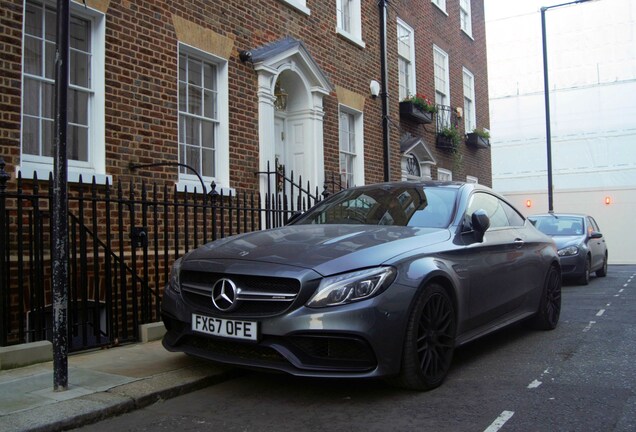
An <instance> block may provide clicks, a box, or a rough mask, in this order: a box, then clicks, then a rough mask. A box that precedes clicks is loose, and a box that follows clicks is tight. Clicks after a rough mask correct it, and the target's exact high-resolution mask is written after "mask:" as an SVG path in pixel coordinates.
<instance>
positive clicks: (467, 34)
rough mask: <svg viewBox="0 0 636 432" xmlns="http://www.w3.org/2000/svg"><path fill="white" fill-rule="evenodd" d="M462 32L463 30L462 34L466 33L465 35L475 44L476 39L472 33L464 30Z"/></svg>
mask: <svg viewBox="0 0 636 432" xmlns="http://www.w3.org/2000/svg"><path fill="white" fill-rule="evenodd" d="M461 30H462V33H464V35H466V36H467V37H468V38H469V39H470V40H472V41H473V42H474V41H475V38H474V37H473V35H472V34H471V33H469V32H467V31H466V30H464V29H461Z"/></svg>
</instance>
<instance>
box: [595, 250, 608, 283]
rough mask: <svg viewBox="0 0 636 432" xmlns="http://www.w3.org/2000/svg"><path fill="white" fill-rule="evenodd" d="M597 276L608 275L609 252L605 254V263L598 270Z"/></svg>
mask: <svg viewBox="0 0 636 432" xmlns="http://www.w3.org/2000/svg"><path fill="white" fill-rule="evenodd" d="M596 276H597V277H605V276H607V254H605V258H603V265H602V266H601V268H600V269H598V270H596Z"/></svg>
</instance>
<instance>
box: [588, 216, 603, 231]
mask: <svg viewBox="0 0 636 432" xmlns="http://www.w3.org/2000/svg"><path fill="white" fill-rule="evenodd" d="M587 221H588V223H589V224H590V226H591V227H592V230H593V231H596V232H601V229H600V228H599V227H598V224H597V223H596V220H595V219H594V218H593V217H592V216H588V217H587Z"/></svg>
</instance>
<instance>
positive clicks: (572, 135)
mask: <svg viewBox="0 0 636 432" xmlns="http://www.w3.org/2000/svg"><path fill="white" fill-rule="evenodd" d="M560 3H562V2H559V1H549V0H544V1H536V0H524V1H523V2H520V1H510V0H486V1H485V4H486V30H487V41H488V74H489V91H490V110H491V112H490V118H491V123H490V125H491V145H492V164H493V165H492V171H493V187H494V189H496V190H498V191H499V192H502V193H503V194H504V195H506V196H507V197H508V198H510V199H511V200H512V201H513V202H514V203H515V204H517V206H518V207H519V208H521V209H522V210H524V211H525V212H526V214H531V213H538V212H545V211H547V207H548V204H547V200H548V198H547V161H546V138H545V137H546V135H545V111H544V103H545V102H544V94H543V60H542V50H541V16H540V12H539V8H540V7H541V6H550V5H552V4H560ZM546 23H547V31H546V34H547V42H548V66H549V83H550V114H551V128H552V134H551V135H552V166H553V187H554V210H555V211H556V212H559V211H562V212H580V213H589V214H591V215H593V216H594V218H595V219H596V220H597V222H598V223H599V225H600V226H601V228H602V230H603V232H604V235H605V236H606V239H607V242H608V245H609V251H610V263H612V264H634V263H636V248H635V247H633V241H634V240H636V235H634V234H632V233H633V231H632V230H631V225H632V224H631V221H632V220H633V219H634V215H636V2H634V1H631V0H599V1H593V2H586V3H580V4H575V5H570V6H564V7H561V8H555V9H551V10H548V11H547V12H546ZM606 196H609V197H610V199H611V204H609V205H606V204H605V197H606ZM528 199H530V200H531V201H532V203H533V204H532V207H530V208H527V207H526V201H527V200H528ZM629 238H631V239H632V241H631V242H630V241H626V240H627V239H629Z"/></svg>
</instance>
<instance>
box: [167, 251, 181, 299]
mask: <svg viewBox="0 0 636 432" xmlns="http://www.w3.org/2000/svg"><path fill="white" fill-rule="evenodd" d="M180 276H181V258H178V259H177V260H176V261H175V262H174V264H172V269H171V270H170V279H169V283H168V286H169V287H170V288H171V289H172V290H173V291H174V292H177V293H180V292H181V278H180Z"/></svg>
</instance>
